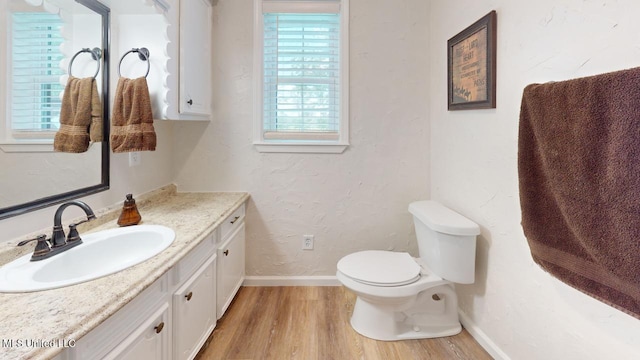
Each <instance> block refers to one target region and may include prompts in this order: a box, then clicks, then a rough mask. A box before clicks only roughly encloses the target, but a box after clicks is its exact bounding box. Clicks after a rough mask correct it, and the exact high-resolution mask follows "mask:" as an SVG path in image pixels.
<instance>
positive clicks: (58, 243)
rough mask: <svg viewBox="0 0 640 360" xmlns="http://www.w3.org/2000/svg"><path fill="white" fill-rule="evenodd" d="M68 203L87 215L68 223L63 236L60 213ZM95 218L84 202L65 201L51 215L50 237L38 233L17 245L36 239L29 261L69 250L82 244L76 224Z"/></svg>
mask: <svg viewBox="0 0 640 360" xmlns="http://www.w3.org/2000/svg"><path fill="white" fill-rule="evenodd" d="M70 205H75V206H78V207H79V208H81V209H82V210H83V211H84V213H85V214H86V215H87V219H86V220H82V221H80V222H77V223H75V224H69V234H68V235H67V236H66V237H65V234H64V230H63V229H62V213H63V212H64V210H65V209H66V208H67V207H69V206H70ZM95 218H96V215H95V214H94V213H93V210H91V208H90V207H89V205H87V204H85V203H84V202H82V201H79V200H74V201H69V202H66V203H64V204H62V205H60V207H59V208H58V210H56V213H55V215H54V216H53V234H51V239H48V240H47V237H46V236H45V235H38V237H36V238H34V239H29V240H25V241H21V242H19V243H18V246H23V245H25V244H27V243H29V242H31V241H38V244H37V245H36V248H35V250H34V252H33V255H32V256H31V261H37V260H42V259H46V258H49V257H52V256H54V255H56V254H59V253H61V252H64V251H66V250H69V249H71V248H72V247H74V246H77V245H80V244H82V239H80V234H78V230H77V229H76V226H78V225H80V224H82V223H85V222H87V221H90V220H93V219H95ZM49 243H51V246H49Z"/></svg>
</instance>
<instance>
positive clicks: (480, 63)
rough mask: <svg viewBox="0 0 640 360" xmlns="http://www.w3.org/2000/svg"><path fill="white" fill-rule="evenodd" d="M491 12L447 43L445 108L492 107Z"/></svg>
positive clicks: (493, 56) (493, 17)
mask: <svg viewBox="0 0 640 360" xmlns="http://www.w3.org/2000/svg"><path fill="white" fill-rule="evenodd" d="M496 18H497V15H496V12H495V11H491V12H490V13H488V14H487V15H485V16H484V17H483V18H482V19H480V20H478V21H476V22H475V23H474V24H472V25H471V26H469V27H468V28H466V29H464V30H463V31H462V32H460V33H459V34H457V35H456V36H454V37H452V38H451V39H449V41H448V42H447V45H448V48H449V53H448V57H447V59H448V109H449V110H468V109H493V108H495V107H496V22H497V19H496Z"/></svg>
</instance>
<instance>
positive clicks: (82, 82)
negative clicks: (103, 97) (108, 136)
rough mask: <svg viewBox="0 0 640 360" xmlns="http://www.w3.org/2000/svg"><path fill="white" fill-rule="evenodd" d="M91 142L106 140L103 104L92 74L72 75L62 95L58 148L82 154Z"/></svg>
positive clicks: (56, 140) (56, 147)
mask: <svg viewBox="0 0 640 360" xmlns="http://www.w3.org/2000/svg"><path fill="white" fill-rule="evenodd" d="M89 141H93V142H98V141H102V104H101V103H100V98H99V96H98V87H97V85H96V82H95V79H94V78H92V77H88V78H84V79H78V78H76V77H73V76H69V80H68V81H67V85H66V87H65V90H64V94H63V96H62V104H61V108H60V129H59V130H58V132H57V133H56V135H55V138H54V139H53V149H54V150H55V151H62V152H70V153H81V152H85V151H87V149H89Z"/></svg>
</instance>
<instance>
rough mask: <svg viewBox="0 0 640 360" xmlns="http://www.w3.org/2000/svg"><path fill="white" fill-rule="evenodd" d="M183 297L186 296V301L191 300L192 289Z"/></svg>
mask: <svg viewBox="0 0 640 360" xmlns="http://www.w3.org/2000/svg"><path fill="white" fill-rule="evenodd" d="M184 297H186V298H187V301H189V300H191V297H193V291H189V293H188V294H187V295H185V296H184Z"/></svg>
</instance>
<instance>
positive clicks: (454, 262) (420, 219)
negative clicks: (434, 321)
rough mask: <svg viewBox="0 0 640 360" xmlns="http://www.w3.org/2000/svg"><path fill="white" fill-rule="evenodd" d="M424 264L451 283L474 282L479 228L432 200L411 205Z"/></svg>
mask: <svg viewBox="0 0 640 360" xmlns="http://www.w3.org/2000/svg"><path fill="white" fill-rule="evenodd" d="M409 212H410V213H411V214H412V215H413V223H414V225H415V229H416V238H417V240H418V249H419V251H420V259H421V260H422V262H423V263H424V264H425V265H426V266H427V267H428V268H429V269H430V270H431V271H433V272H434V273H435V274H436V275H438V276H440V277H442V278H443V279H446V280H449V281H451V282H455V283H460V284H471V283H473V282H474V281H475V267H476V266H475V265H476V235H478V234H480V227H479V226H478V225H477V224H476V223H474V222H473V221H471V220H469V219H467V218H466V217H464V216H462V215H460V214H458V213H456V212H455V211H453V210H451V209H449V208H447V207H445V206H443V205H441V204H440V203H437V202H435V201H431V200H425V201H416V202H413V203H411V204H409Z"/></svg>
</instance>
